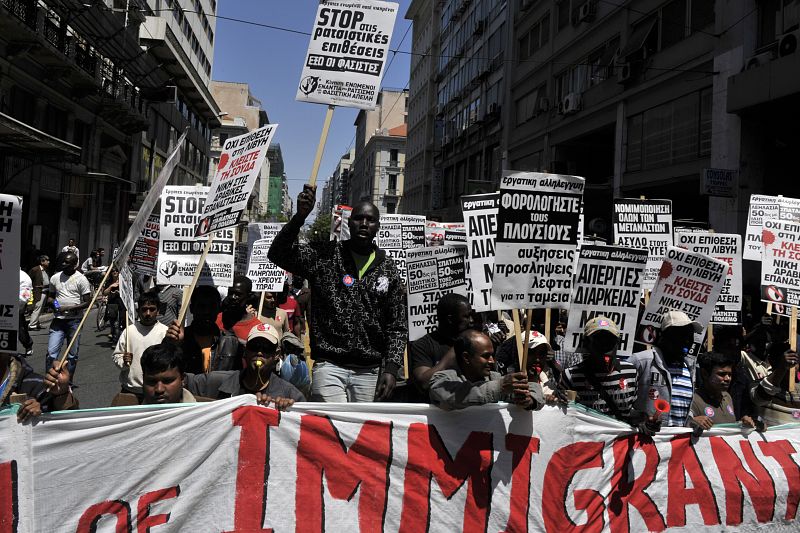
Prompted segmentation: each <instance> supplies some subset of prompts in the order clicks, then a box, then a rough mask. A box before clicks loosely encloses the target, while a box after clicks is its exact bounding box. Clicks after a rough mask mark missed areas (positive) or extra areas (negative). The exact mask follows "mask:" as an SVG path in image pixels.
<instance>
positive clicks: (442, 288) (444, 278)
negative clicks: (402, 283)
mask: <svg viewBox="0 0 800 533" xmlns="http://www.w3.org/2000/svg"><path fill="white" fill-rule="evenodd" d="M406 268H407V270H408V284H407V289H408V340H410V341H414V340H417V339H419V338H421V337H424V336H425V334H427V333H430V332H431V331H433V330H435V329H436V328H437V327H438V321H437V319H436V306H437V304H438V303H439V299H440V298H441V297H442V296H444V295H445V294H448V293H451V292H455V293H458V294H463V295H464V296H466V295H467V285H466V273H465V271H464V268H465V265H464V248H460V247H455V246H435V247H425V248H416V249H414V250H409V251H408V252H407V255H406Z"/></svg>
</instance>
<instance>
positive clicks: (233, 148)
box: [195, 124, 278, 237]
mask: <svg viewBox="0 0 800 533" xmlns="http://www.w3.org/2000/svg"><path fill="white" fill-rule="evenodd" d="M277 128H278V125H277V124H267V125H266V126H262V127H260V128H258V129H257V130H253V131H251V132H248V133H245V134H243V135H239V136H237V137H231V138H230V139H227V140H226V141H225V146H224V147H223V150H222V154H220V156H219V164H218V165H217V171H216V173H215V174H214V179H212V180H211V187H210V188H209V190H208V197H207V198H206V201H205V203H204V204H203V216H202V217H201V218H200V221H199V222H198V224H197V228H196V229H195V236H196V237H205V236H207V235H208V234H209V233H212V232H215V231H218V230H221V229H226V228H232V227H234V226H236V224H238V223H239V220H240V219H241V218H242V215H243V214H244V212H245V211H246V210H247V202H248V200H249V199H250V194H251V193H252V192H253V187H254V186H255V184H256V180H257V179H258V175H259V173H260V172H261V167H262V166H263V165H264V160H266V158H267V149H268V148H269V144H270V142H272V137H273V135H275V130H276V129H277Z"/></svg>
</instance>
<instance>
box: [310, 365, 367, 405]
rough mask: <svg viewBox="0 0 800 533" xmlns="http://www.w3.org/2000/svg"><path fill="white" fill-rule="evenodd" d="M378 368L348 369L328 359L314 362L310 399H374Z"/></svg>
mask: <svg viewBox="0 0 800 533" xmlns="http://www.w3.org/2000/svg"><path fill="white" fill-rule="evenodd" d="M377 385H378V369H377V368H365V369H361V370H350V369H348V368H342V367H340V366H336V365H334V364H333V363H330V362H328V361H320V362H317V363H314V369H313V370H312V380H311V401H313V402H328V403H334V402H336V403H345V402H355V403H367V402H372V401H374V400H375V387H376V386H377Z"/></svg>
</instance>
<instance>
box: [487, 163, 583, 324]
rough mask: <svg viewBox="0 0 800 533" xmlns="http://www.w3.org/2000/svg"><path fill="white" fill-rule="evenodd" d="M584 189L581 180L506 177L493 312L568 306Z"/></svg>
mask: <svg viewBox="0 0 800 533" xmlns="http://www.w3.org/2000/svg"><path fill="white" fill-rule="evenodd" d="M583 189H584V179H583V178H581V177H578V176H562V175H558V174H540V173H537V172H512V173H507V174H505V175H504V176H503V178H502V179H501V180H500V206H499V209H498V213H497V240H496V256H495V267H494V278H493V285H492V295H491V297H492V300H491V301H492V309H516V308H534V307H539V308H550V309H567V308H568V307H569V294H570V290H571V288H572V272H573V270H574V267H575V259H576V257H577V253H578V249H577V246H578V225H579V223H580V208H581V202H582V201H583Z"/></svg>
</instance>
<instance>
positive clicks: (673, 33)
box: [661, 0, 688, 50]
mask: <svg viewBox="0 0 800 533" xmlns="http://www.w3.org/2000/svg"><path fill="white" fill-rule="evenodd" d="M687 1H688V0H673V1H672V2H670V3H668V4H667V5H665V6H664V7H662V8H661V49H662V50H663V49H665V48H668V47H670V46H672V45H673V44H675V43H678V42H680V41H682V40H683V39H684V38H685V37H686V29H687V26H686V2H687Z"/></svg>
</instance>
